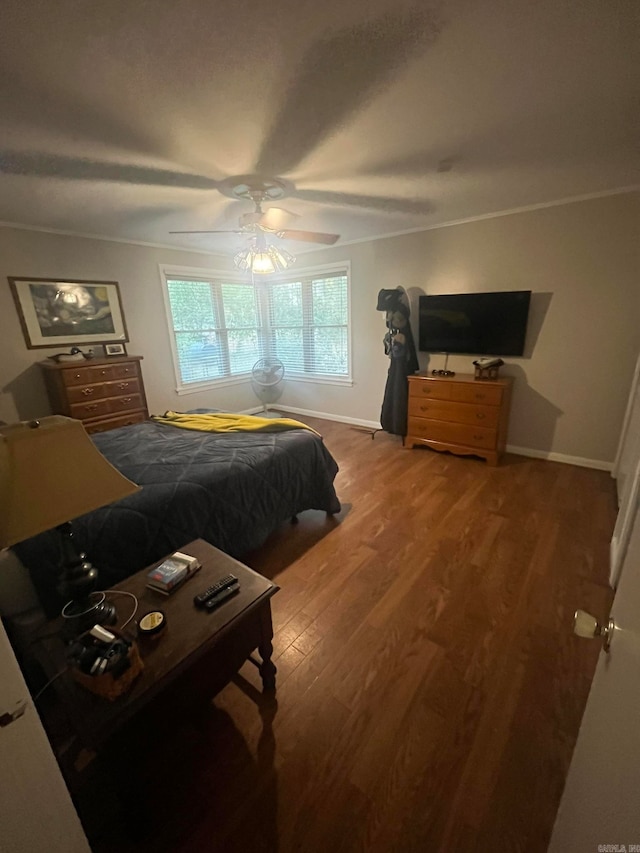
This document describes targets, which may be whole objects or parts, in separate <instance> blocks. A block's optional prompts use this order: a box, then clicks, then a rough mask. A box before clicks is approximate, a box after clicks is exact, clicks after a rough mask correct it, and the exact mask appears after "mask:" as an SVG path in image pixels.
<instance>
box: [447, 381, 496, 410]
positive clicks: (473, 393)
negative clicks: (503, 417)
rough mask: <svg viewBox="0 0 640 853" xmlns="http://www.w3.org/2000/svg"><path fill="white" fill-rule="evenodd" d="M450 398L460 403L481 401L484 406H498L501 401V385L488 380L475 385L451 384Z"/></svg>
mask: <svg viewBox="0 0 640 853" xmlns="http://www.w3.org/2000/svg"><path fill="white" fill-rule="evenodd" d="M451 399H452V400H458V401H459V402H460V403H482V404H483V405H486V406H499V405H500V403H501V402H502V387H501V386H500V385H491V384H490V383H489V382H478V383H477V385H471V384H469V385H466V384H456V385H454V384H452V386H451Z"/></svg>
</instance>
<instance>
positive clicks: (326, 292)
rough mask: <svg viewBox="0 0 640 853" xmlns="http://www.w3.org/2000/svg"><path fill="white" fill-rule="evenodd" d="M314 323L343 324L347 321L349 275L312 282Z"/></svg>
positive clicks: (320, 324)
mask: <svg viewBox="0 0 640 853" xmlns="http://www.w3.org/2000/svg"><path fill="white" fill-rule="evenodd" d="M312 299H313V313H312V316H313V320H312V322H313V324H314V325H316V326H323V325H327V326H342V325H346V323H347V277H346V276H343V275H341V276H334V277H332V278H324V279H315V280H314V281H313V283H312Z"/></svg>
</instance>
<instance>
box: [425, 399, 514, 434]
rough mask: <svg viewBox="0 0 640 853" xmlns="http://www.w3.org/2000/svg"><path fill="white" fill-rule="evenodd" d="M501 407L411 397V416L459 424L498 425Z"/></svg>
mask: <svg viewBox="0 0 640 853" xmlns="http://www.w3.org/2000/svg"><path fill="white" fill-rule="evenodd" d="M499 415H500V409H499V408H498V407H497V406H474V405H472V404H471V403H452V402H447V401H446V400H420V399H419V398H417V397H410V398H409V417H418V418H431V419H432V420H437V421H450V422H452V423H458V424H478V425H479V426H484V427H497V426H498V418H499Z"/></svg>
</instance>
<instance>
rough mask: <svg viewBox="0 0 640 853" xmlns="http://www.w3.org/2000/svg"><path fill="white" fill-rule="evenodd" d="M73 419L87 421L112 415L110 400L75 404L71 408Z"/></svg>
mask: <svg viewBox="0 0 640 853" xmlns="http://www.w3.org/2000/svg"><path fill="white" fill-rule="evenodd" d="M69 409H70V412H71V417H72V418H77V419H78V420H79V421H86V420H87V418H97V417H99V416H100V415H108V414H110V413H111V408H110V406H109V400H95V401H94V402H85V403H75V404H74V405H72V406H70V407H69Z"/></svg>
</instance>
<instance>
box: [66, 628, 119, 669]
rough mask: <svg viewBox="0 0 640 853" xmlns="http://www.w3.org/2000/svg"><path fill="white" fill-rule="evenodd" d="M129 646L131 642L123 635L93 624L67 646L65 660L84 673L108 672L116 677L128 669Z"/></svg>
mask: <svg viewBox="0 0 640 853" xmlns="http://www.w3.org/2000/svg"><path fill="white" fill-rule="evenodd" d="M130 648H131V643H130V642H129V641H128V640H126V639H125V638H124V637H117V636H116V635H115V634H112V633H111V631H107V630H105V629H104V628H103V627H102V626H101V625H94V626H93V628H92V629H91V630H90V631H87V632H86V633H85V634H82V635H81V636H80V637H78V638H77V639H76V640H75V641H74V642H73V643H72V644H71V645H70V646H69V650H68V652H67V660H68V661H69V665H70V666H73V667H76V668H77V669H79V670H80V672H82V673H84V674H85V675H104V673H105V672H110V673H111V674H112V675H113V676H114V677H115V678H118V677H119V676H120V675H122V673H123V672H125V670H127V669H129V666H130V663H129V649H130Z"/></svg>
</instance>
